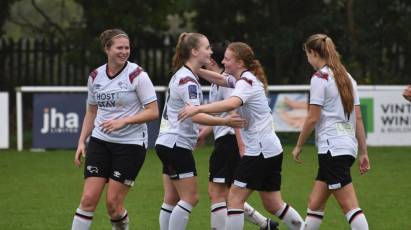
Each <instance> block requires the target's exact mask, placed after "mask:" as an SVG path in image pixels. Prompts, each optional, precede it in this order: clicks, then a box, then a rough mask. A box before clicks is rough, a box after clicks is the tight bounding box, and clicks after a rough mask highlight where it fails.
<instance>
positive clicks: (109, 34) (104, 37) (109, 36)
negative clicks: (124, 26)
mask: <svg viewBox="0 0 411 230" xmlns="http://www.w3.org/2000/svg"><path fill="white" fill-rule="evenodd" d="M117 37H126V38H127V39H129V37H128V35H127V34H126V32H124V31H123V30H121V29H108V30H105V31H103V32H102V33H101V34H100V42H101V48H102V49H103V51H104V50H105V49H106V48H110V46H111V45H113V39H114V38H117ZM129 40H130V39H129Z"/></svg>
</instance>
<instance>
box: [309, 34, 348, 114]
mask: <svg viewBox="0 0 411 230" xmlns="http://www.w3.org/2000/svg"><path fill="white" fill-rule="evenodd" d="M303 47H304V49H305V50H306V51H307V52H311V50H313V51H314V52H316V53H318V55H319V56H320V57H321V58H323V59H324V60H325V62H326V64H327V65H328V66H329V67H330V69H331V70H332V71H333V73H334V78H335V82H336V84H337V88H338V92H339V93H340V97H341V101H342V104H343V107H344V113H345V114H346V115H348V114H350V113H351V112H352V111H353V109H354V95H353V85H352V82H351V79H350V77H349V75H348V72H347V70H346V69H345V67H344V65H343V64H342V63H341V60H340V55H339V53H338V52H337V50H336V48H335V45H334V42H333V41H332V40H331V38H330V37H328V36H327V35H325V34H314V35H311V36H310V37H309V38H308V39H307V41H306V42H305V43H304V46H303Z"/></svg>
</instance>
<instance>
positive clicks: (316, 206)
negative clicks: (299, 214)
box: [308, 197, 325, 212]
mask: <svg viewBox="0 0 411 230" xmlns="http://www.w3.org/2000/svg"><path fill="white" fill-rule="evenodd" d="M308 208H309V209H311V210H313V211H321V212H322V211H324V208H325V204H324V203H322V202H319V201H318V200H315V199H313V198H311V197H310V198H309V199H308Z"/></svg>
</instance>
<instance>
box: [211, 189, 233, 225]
mask: <svg viewBox="0 0 411 230" xmlns="http://www.w3.org/2000/svg"><path fill="white" fill-rule="evenodd" d="M228 191H229V187H228V186H227V184H225V183H214V182H209V183H208V195H209V197H210V200H211V215H210V219H211V229H213V230H214V229H215V230H220V229H221V230H223V229H225V224H226V219H227V202H226V199H227V196H228Z"/></svg>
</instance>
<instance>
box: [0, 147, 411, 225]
mask: <svg viewBox="0 0 411 230" xmlns="http://www.w3.org/2000/svg"><path fill="white" fill-rule="evenodd" d="M210 152H211V147H205V148H201V149H199V150H197V151H195V158H196V163H197V170H198V173H199V177H198V179H199V187H200V202H199V204H198V205H197V206H196V207H195V208H194V209H193V212H192V214H191V216H190V221H189V223H188V227H187V229H195V230H197V229H199V230H202V229H204V230H206V229H210V224H209V222H210V221H209V219H210V214H209V210H210V201H209V199H208V196H207V181H208V180H207V177H208V158H209V154H210ZM290 152H291V146H286V147H285V157H284V162H283V183H282V195H283V198H284V200H285V201H286V202H288V203H290V204H291V205H293V207H295V208H296V209H297V211H298V212H299V213H300V214H301V215H302V216H303V218H304V217H305V212H306V203H307V198H308V195H309V193H310V191H311V187H312V184H313V180H314V178H315V175H316V170H317V158H316V153H315V148H314V147H313V146H311V147H310V146H307V147H305V148H304V150H303V155H302V159H303V161H304V164H303V165H297V164H296V163H294V162H293V161H292V159H291V154H290ZM369 155H370V160H371V171H370V172H369V173H368V174H367V175H365V176H361V175H359V173H358V165H357V162H356V163H355V165H354V166H353V168H352V175H353V181H354V186H355V188H356V190H357V195H358V197H359V200H360V205H361V208H362V209H363V210H364V212H365V214H366V216H367V219H368V222H369V225H370V229H374V230H378V229H381V230H387V229H393V230H397V229H399V230H401V229H411V222H410V221H409V220H408V219H409V217H410V214H411V202H410V198H409V196H410V195H411V182H410V181H411V179H410V178H411V167H410V165H411V147H386V148H369ZM73 158H74V150H73V151H60V150H59V151H57V150H55V151H47V152H40V153H34V152H28V151H25V152H17V151H15V150H0V196H1V198H0V229H3V230H5V229H13V230H14V229H70V227H71V222H72V218H73V214H74V211H75V209H76V208H77V206H78V204H79V200H80V195H81V191H82V185H83V178H82V169H79V168H76V167H75V166H74V164H73ZM162 194H163V190H162V185H161V163H160V160H159V159H158V158H157V156H156V154H155V153H154V151H152V150H151V151H149V152H148V154H147V158H146V162H145V164H144V166H143V168H142V170H141V172H140V174H139V176H138V178H137V181H136V184H135V185H134V187H133V188H132V189H131V191H130V193H129V195H128V197H127V200H126V208H127V209H128V211H129V216H130V220H131V224H130V229H142V230H143V229H144V230H146V229H147V230H151V229H159V225H158V214H159V210H160V205H161V204H162ZM103 197H104V196H103ZM249 203H250V204H251V205H253V206H254V207H255V208H257V209H258V210H259V211H260V212H261V213H263V214H264V215H269V214H268V213H267V212H265V211H264V210H263V208H262V205H261V202H260V200H259V197H258V195H257V194H256V193H254V194H253V195H252V196H251V197H250V199H249ZM270 217H271V218H274V219H275V220H277V218H275V217H274V216H270ZM280 227H281V229H286V227H285V226H284V225H281V226H280ZM92 229H103V230H104V229H107V230H109V229H111V226H110V222H109V218H108V216H107V214H106V211H105V200H104V198H102V199H101V201H100V204H99V206H98V209H97V211H96V214H95V217H94V221H93V224H92ZM245 229H258V227H257V226H253V225H251V224H248V223H246V226H245ZM321 229H337V230H339V229H341V230H342V229H349V225H348V223H347V222H346V220H345V217H344V215H343V214H342V213H341V211H340V209H339V207H338V205H337V203H336V202H335V200H334V198H331V199H330V200H329V202H328V204H327V208H326V212H325V217H324V220H323V224H322V226H321Z"/></svg>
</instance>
